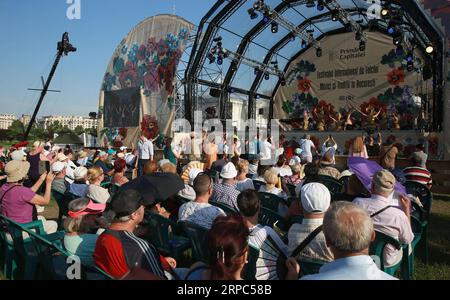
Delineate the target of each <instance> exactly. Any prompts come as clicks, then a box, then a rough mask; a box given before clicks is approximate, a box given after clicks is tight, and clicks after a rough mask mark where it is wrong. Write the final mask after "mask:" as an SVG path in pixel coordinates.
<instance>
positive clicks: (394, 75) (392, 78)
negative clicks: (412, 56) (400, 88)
mask: <svg viewBox="0 0 450 300" xmlns="http://www.w3.org/2000/svg"><path fill="white" fill-rule="evenodd" d="M387 77H388V82H389V83H390V84H392V85H399V84H400V83H402V82H404V81H405V73H404V72H403V70H402V69H400V68H397V69H393V70H392V71H390V72H389V73H388V74H387Z"/></svg>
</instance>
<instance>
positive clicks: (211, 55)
mask: <svg viewBox="0 0 450 300" xmlns="http://www.w3.org/2000/svg"><path fill="white" fill-rule="evenodd" d="M207 57H208V59H209V64H213V63H214V62H215V61H216V57H215V56H214V55H213V54H212V53H208V56H207Z"/></svg>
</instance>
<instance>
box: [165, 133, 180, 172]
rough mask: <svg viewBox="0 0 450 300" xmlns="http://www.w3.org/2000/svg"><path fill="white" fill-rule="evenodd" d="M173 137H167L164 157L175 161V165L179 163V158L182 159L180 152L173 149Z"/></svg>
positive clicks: (172, 161)
mask: <svg viewBox="0 0 450 300" xmlns="http://www.w3.org/2000/svg"><path fill="white" fill-rule="evenodd" d="M172 141H173V140H172V138H167V139H166V145H165V146H164V150H163V152H164V158H165V159H168V160H169V161H170V162H171V163H173V164H174V165H175V166H176V165H177V163H178V159H180V153H178V152H176V151H174V149H172Z"/></svg>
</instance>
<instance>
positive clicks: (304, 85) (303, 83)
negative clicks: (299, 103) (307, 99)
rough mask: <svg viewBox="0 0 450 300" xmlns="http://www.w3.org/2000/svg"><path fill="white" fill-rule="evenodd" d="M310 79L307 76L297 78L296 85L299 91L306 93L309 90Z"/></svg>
mask: <svg viewBox="0 0 450 300" xmlns="http://www.w3.org/2000/svg"><path fill="white" fill-rule="evenodd" d="M311 82H312V81H311V80H309V79H308V78H306V77H305V78H301V79H299V81H298V83H297V87H298V89H299V90H300V91H302V92H303V93H307V92H309V90H310V89H311Z"/></svg>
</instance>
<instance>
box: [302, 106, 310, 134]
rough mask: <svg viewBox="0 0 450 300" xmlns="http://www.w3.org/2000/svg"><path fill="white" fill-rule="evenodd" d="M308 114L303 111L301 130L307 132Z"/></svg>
mask: <svg viewBox="0 0 450 300" xmlns="http://www.w3.org/2000/svg"><path fill="white" fill-rule="evenodd" d="M308 122H309V114H308V111H307V110H306V109H305V110H303V130H304V131H308V129H309V123H308Z"/></svg>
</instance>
